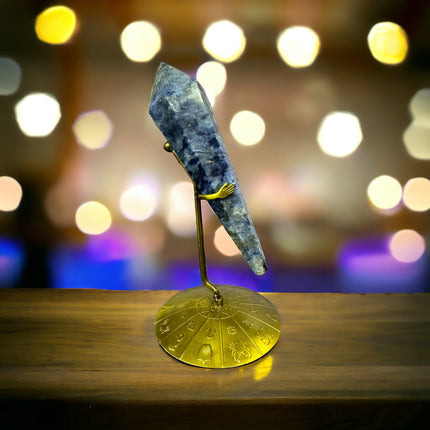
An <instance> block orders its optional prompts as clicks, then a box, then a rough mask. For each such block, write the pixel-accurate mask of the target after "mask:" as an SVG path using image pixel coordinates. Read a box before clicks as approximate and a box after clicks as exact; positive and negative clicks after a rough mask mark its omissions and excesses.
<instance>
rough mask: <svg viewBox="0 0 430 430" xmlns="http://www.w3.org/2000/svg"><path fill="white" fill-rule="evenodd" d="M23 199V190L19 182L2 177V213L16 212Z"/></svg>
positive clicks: (0, 190)
mask: <svg viewBox="0 0 430 430" xmlns="http://www.w3.org/2000/svg"><path fill="white" fill-rule="evenodd" d="M21 198H22V188H21V185H20V184H19V182H18V181H17V180H16V179H14V178H12V177H10V176H0V211H4V212H11V211H14V210H15V209H16V208H17V207H18V206H19V203H20V202H21Z"/></svg>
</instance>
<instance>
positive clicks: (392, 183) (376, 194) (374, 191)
mask: <svg viewBox="0 0 430 430" xmlns="http://www.w3.org/2000/svg"><path fill="white" fill-rule="evenodd" d="M402 193H403V190H402V186H401V185H400V182H399V181H398V180H397V179H396V178H393V177H392V176H389V175H381V176H378V177H377V178H375V179H373V180H372V181H371V182H370V184H369V186H368V187H367V196H368V198H369V200H370V202H371V203H372V205H373V206H374V207H375V208H377V209H382V210H390V209H394V208H395V207H396V206H397V205H398V204H399V203H400V202H401V200H402Z"/></svg>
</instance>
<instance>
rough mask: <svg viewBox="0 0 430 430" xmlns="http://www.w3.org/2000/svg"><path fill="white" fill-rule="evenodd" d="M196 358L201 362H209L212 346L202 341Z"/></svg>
mask: <svg viewBox="0 0 430 430" xmlns="http://www.w3.org/2000/svg"><path fill="white" fill-rule="evenodd" d="M197 360H198V361H201V362H202V363H209V361H211V360H212V347H211V346H210V345H209V344H208V343H204V344H203V345H202V346H201V347H200V349H199V353H198V356H197Z"/></svg>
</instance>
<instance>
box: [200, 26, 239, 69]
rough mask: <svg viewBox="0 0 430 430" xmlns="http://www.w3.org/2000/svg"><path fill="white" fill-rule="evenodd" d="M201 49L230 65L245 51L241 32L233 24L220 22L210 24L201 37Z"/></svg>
mask: <svg viewBox="0 0 430 430" xmlns="http://www.w3.org/2000/svg"><path fill="white" fill-rule="evenodd" d="M202 43H203V48H204V49H205V51H206V52H207V53H208V54H209V55H211V56H212V57H213V58H215V59H216V60H218V61H222V62H223V63H231V62H232V61H235V60H237V59H238V58H240V56H241V55H242V54H243V52H244V51H245V46H246V38H245V35H244V33H243V30H242V29H241V28H240V27H239V26H238V25H237V24H235V23H234V22H231V21H228V20H222V21H217V22H214V23H212V24H211V25H210V26H209V27H208V28H207V29H206V32H205V34H204V36H203V41H202Z"/></svg>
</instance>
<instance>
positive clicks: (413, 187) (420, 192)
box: [403, 178, 430, 212]
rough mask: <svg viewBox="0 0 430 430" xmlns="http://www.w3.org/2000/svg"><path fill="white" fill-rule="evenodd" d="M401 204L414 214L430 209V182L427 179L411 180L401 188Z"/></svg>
mask: <svg viewBox="0 0 430 430" xmlns="http://www.w3.org/2000/svg"><path fill="white" fill-rule="evenodd" d="M403 203H404V205H405V206H406V207H407V208H408V209H410V210H412V211H415V212H424V211H427V210H429V209H430V181H429V180H428V179H427V178H412V179H410V180H409V181H408V182H407V183H406V184H405V186H404V187H403Z"/></svg>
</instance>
